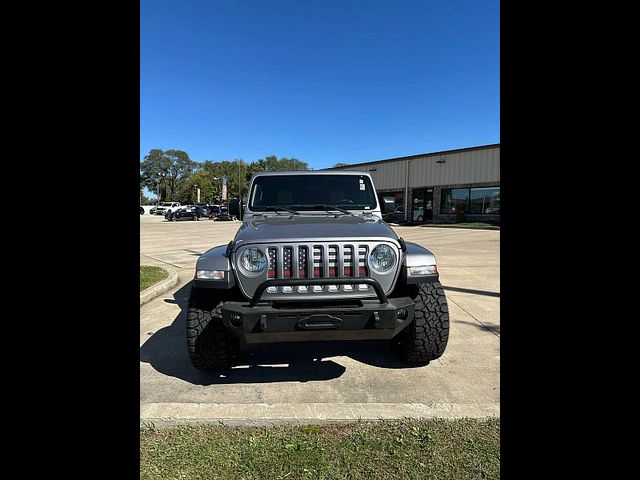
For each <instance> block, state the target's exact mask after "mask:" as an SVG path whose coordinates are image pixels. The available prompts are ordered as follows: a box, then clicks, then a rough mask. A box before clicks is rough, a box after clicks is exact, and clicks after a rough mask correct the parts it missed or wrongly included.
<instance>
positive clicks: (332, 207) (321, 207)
mask: <svg viewBox="0 0 640 480" xmlns="http://www.w3.org/2000/svg"><path fill="white" fill-rule="evenodd" d="M300 206H301V207H308V208H312V209H314V210H326V211H327V212H330V211H331V210H337V211H338V212H342V213H344V214H346V215H352V216H355V215H353V213H351V212H350V211H349V210H345V209H344V208H340V207H336V206H335V205H326V204H320V205H300Z"/></svg>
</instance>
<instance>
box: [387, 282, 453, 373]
mask: <svg viewBox="0 0 640 480" xmlns="http://www.w3.org/2000/svg"><path fill="white" fill-rule="evenodd" d="M417 287H418V289H417V295H415V296H414V295H412V297H413V300H414V302H415V312H414V318H413V321H412V322H411V323H410V324H409V326H408V327H407V328H406V329H405V330H403V331H402V333H401V334H400V338H399V340H400V345H399V346H400V356H401V357H402V359H403V360H405V361H407V362H411V363H429V362H430V361H431V360H435V359H436V358H439V357H440V356H441V355H442V354H443V353H444V350H445V348H446V347H447V341H448V340H449V307H448V306H447V297H445V294H444V290H443V288H442V285H441V284H440V283H439V282H433V283H423V284H420V285H417Z"/></svg>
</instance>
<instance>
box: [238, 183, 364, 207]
mask: <svg viewBox="0 0 640 480" xmlns="http://www.w3.org/2000/svg"><path fill="white" fill-rule="evenodd" d="M326 206H334V207H340V208H342V209H346V210H374V209H375V208H376V207H377V200H376V195H375V192H374V191H373V186H372V185H371V180H370V179H369V177H368V176H366V175H295V174H292V175H274V176H262V177H257V178H256V179H255V180H254V182H253V187H252V190H251V195H250V200H249V209H250V210H253V211H257V212H260V211H265V210H269V208H268V207H271V208H273V207H288V208H292V209H295V210H299V211H300V210H324V209H325V208H324V207H326ZM321 207H322V208H321Z"/></svg>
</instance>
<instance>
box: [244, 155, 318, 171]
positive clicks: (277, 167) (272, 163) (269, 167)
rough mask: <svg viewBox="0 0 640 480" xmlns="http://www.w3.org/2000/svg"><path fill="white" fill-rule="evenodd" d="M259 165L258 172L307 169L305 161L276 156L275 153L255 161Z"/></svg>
mask: <svg viewBox="0 0 640 480" xmlns="http://www.w3.org/2000/svg"><path fill="white" fill-rule="evenodd" d="M255 163H256V164H257V165H256V167H259V169H257V170H256V171H258V172H264V171H266V172H286V171H299V170H309V165H308V164H307V162H303V161H302V160H298V159H297V158H287V157H282V158H278V157H276V156H275V155H269V156H268V157H265V158H261V159H259V160H257V162H255ZM254 173H255V172H254Z"/></svg>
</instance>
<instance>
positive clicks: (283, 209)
mask: <svg viewBox="0 0 640 480" xmlns="http://www.w3.org/2000/svg"><path fill="white" fill-rule="evenodd" d="M263 210H264V211H265V212H266V211H272V212H276V213H278V212H289V213H292V214H294V215H300V212H298V211H297V210H292V209H290V208H287V207H278V206H275V205H267V206H266V207H263Z"/></svg>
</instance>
